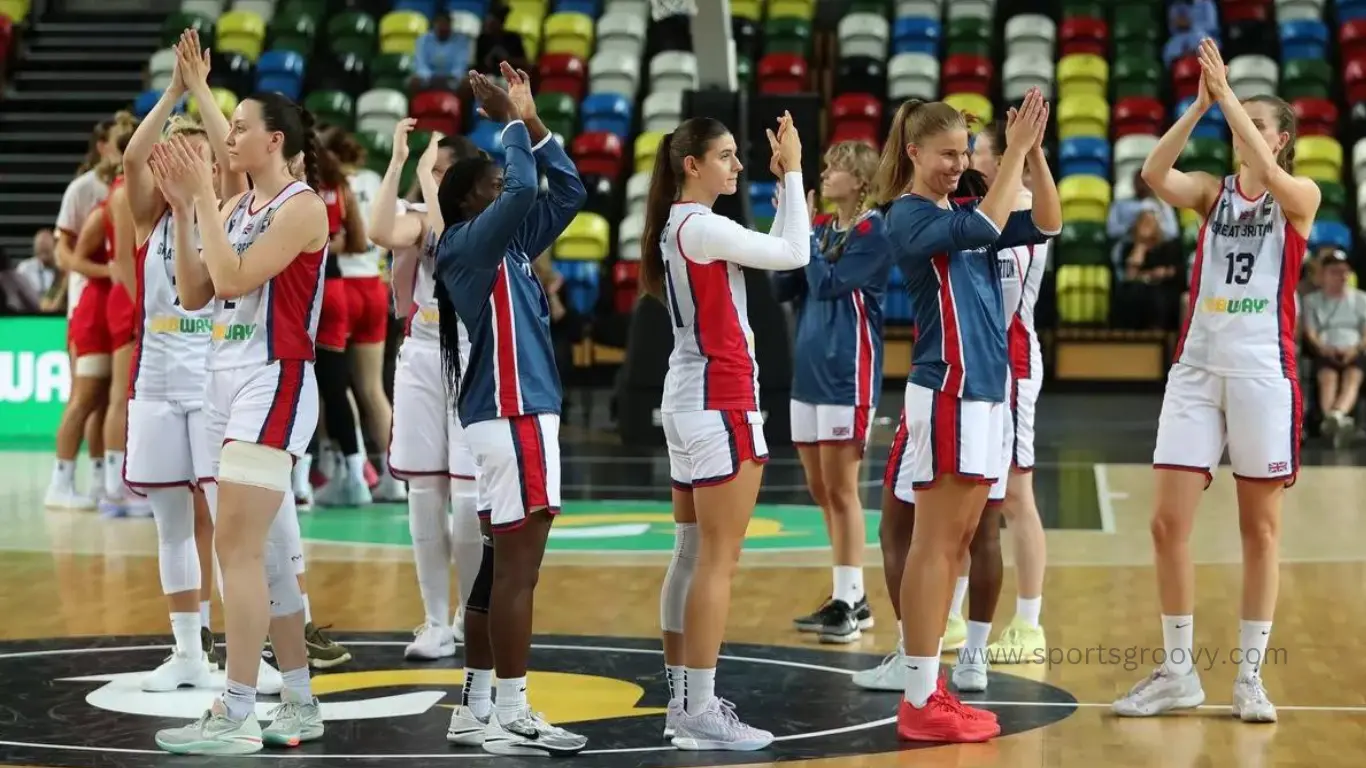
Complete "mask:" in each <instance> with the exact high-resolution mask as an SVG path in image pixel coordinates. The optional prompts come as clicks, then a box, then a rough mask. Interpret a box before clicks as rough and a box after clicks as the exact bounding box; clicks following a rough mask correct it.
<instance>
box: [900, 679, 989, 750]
mask: <svg viewBox="0 0 1366 768" xmlns="http://www.w3.org/2000/svg"><path fill="white" fill-rule="evenodd" d="M982 712H983V711H982V710H978V709H973V708H972V707H968V706H965V705H964V704H963V702H961V701H959V700H958V699H956V698H954V697H953V696H952V695H951V694H948V693H945V692H944V691H942V690H936V691H935V692H934V693H932V694H930V698H929V699H928V700H927V701H926V702H925V706H923V707H921V708H920V709H916V708H915V707H913V706H911V704H910V702H908V701H906V700H905V699H902V700H901V706H900V707H899V708H898V709H897V712H896V735H897V738H899V739H901V740H903V741H933V742H941V743H955V744H958V743H964V742H973V741H987V740H989V739H992V738H994V737H996V736H999V735H1000V734H1001V725H1000V723H998V722H996V721H995V719H990V720H988V719H986V718H985V717H982V716H981V715H982Z"/></svg>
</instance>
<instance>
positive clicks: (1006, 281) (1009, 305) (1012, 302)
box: [996, 243, 1048, 378]
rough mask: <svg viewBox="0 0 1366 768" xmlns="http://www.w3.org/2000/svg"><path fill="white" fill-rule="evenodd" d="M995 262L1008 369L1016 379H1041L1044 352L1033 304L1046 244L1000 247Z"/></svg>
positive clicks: (1043, 265) (1046, 255) (1041, 271)
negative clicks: (998, 269)
mask: <svg viewBox="0 0 1366 768" xmlns="http://www.w3.org/2000/svg"><path fill="white" fill-rule="evenodd" d="M996 260H997V265H998V266H999V267H1000V273H1001V298H1002V302H1001V303H1002V309H1003V310H1004V312H1005V324H1006V339H1007V340H1008V342H1009V348H1010V360H1011V370H1012V371H1013V373H1014V375H1015V376H1028V377H1030V378H1033V377H1035V376H1041V375H1042V373H1043V351H1042V349H1041V348H1040V346H1039V334H1038V333H1037V332H1036V331H1035V329H1034V305H1035V304H1036V303H1037V302H1038V300H1039V289H1040V288H1041V286H1042V285H1043V273H1044V270H1045V269H1046V268H1047V267H1048V244H1047V243H1044V244H1043V245H1021V246H1016V247H1014V248H1003V249H1001V250H999V251H997V252H996Z"/></svg>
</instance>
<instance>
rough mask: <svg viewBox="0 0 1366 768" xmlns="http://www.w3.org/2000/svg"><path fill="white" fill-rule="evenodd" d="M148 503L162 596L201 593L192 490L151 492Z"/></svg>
mask: <svg viewBox="0 0 1366 768" xmlns="http://www.w3.org/2000/svg"><path fill="white" fill-rule="evenodd" d="M147 501H148V503H149V504H151V506H152V517H153V518H154V519H155V520H156V524H157V567H158V570H160V572H161V591H162V593H163V594H167V595H173V594H176V593H177V592H187V591H190V590H197V589H199V550H198V549H197V548H196V547H195V541H194V507H193V506H192V505H191V503H190V489H189V488H149V489H148V490H147Z"/></svg>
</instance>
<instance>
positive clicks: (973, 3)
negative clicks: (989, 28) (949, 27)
mask: <svg viewBox="0 0 1366 768" xmlns="http://www.w3.org/2000/svg"><path fill="white" fill-rule="evenodd" d="M995 6H996V2H995V0H953V2H951V3H948V4H947V6H946V7H945V8H944V12H945V14H946V15H947V17H948V19H949V21H953V20H956V19H974V20H981V21H987V22H989V21H991V19H992V16H993V15H994V11H995V10H996V8H995Z"/></svg>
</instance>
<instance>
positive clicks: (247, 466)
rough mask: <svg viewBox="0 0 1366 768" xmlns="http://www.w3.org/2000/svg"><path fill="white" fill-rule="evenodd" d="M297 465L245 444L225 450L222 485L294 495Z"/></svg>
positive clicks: (239, 442) (272, 451)
mask: <svg viewBox="0 0 1366 768" xmlns="http://www.w3.org/2000/svg"><path fill="white" fill-rule="evenodd" d="M293 474H294V462H293V461H292V460H290V457H289V454H288V453H286V452H284V451H282V450H280V449H279V448H271V447H269V446H265V445H257V444H256V443H248V442H244V441H242V440H233V441H230V442H229V443H228V444H227V445H224V446H223V451H222V453H221V454H220V455H219V459H218V479H219V480H220V481H225V482H231V483H239V484H241V485H252V486H256V487H257V488H266V489H269V490H272V491H279V492H281V493H284V494H291V493H293V490H294V486H293V482H292V481H293Z"/></svg>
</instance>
